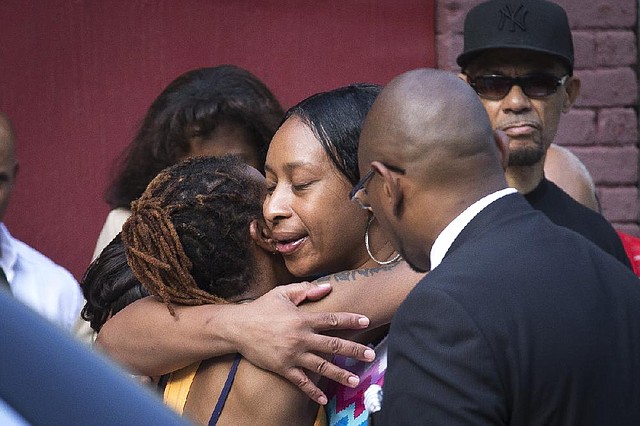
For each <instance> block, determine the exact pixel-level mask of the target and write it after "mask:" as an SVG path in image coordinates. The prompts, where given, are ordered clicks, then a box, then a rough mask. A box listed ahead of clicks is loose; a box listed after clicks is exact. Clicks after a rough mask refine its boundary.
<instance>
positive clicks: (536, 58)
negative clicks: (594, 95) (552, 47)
mask: <svg viewBox="0 0 640 426" xmlns="http://www.w3.org/2000/svg"><path fill="white" fill-rule="evenodd" d="M465 71H466V72H467V73H468V74H471V75H473V74H486V73H495V74H516V75H524V74H531V73H551V74H555V75H563V74H565V73H566V72H567V69H566V68H565V66H564V65H563V63H562V62H561V61H560V60H559V59H557V58H555V57H554V56H552V55H548V54H545V53H540V52H534V51H531V50H524V49H491V50H487V51H485V52H483V53H481V54H479V55H477V56H476V57H475V58H474V59H473V60H472V61H471V62H469V65H468V66H467V68H466V69H465Z"/></svg>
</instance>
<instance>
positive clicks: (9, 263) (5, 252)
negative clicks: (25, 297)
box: [0, 223, 18, 284]
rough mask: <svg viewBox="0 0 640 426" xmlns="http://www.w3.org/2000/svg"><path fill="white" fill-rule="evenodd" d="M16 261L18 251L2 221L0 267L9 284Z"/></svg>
mask: <svg viewBox="0 0 640 426" xmlns="http://www.w3.org/2000/svg"><path fill="white" fill-rule="evenodd" d="M17 261H18V251H17V250H16V246H15V244H14V243H13V237H12V236H11V234H9V231H8V230H7V227H6V226H4V223H0V268H2V270H3V271H4V274H5V275H6V276H7V281H8V282H9V284H11V282H12V281H13V277H14V276H15V266H16V262H17Z"/></svg>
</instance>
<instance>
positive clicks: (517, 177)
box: [505, 161, 544, 194]
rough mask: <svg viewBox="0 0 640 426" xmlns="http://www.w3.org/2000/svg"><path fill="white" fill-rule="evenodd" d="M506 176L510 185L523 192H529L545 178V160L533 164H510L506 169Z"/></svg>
mask: <svg viewBox="0 0 640 426" xmlns="http://www.w3.org/2000/svg"><path fill="white" fill-rule="evenodd" d="M505 177H506V178H507V183H508V184H509V186H510V187H513V188H515V189H517V190H518V192H519V193H521V194H528V193H529V192H531V191H533V190H534V189H536V187H537V186H538V184H540V182H541V181H542V179H543V178H544V161H540V162H539V163H536V164H534V165H533V166H509V167H507V170H506V171H505Z"/></svg>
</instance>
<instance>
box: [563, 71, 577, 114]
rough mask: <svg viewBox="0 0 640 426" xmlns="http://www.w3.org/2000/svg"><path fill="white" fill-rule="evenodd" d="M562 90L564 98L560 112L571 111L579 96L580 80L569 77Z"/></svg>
mask: <svg viewBox="0 0 640 426" xmlns="http://www.w3.org/2000/svg"><path fill="white" fill-rule="evenodd" d="M564 90H565V93H566V96H565V97H564V99H563V101H562V112H567V111H569V110H570V109H571V107H572V106H573V104H574V103H575V102H576V99H577V98H578V95H579V94H580V79H579V78H578V77H575V76H571V77H569V81H567V82H566V83H565V88H564Z"/></svg>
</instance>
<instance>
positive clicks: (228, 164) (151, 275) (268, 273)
mask: <svg viewBox="0 0 640 426" xmlns="http://www.w3.org/2000/svg"><path fill="white" fill-rule="evenodd" d="M264 197H265V181H264V177H263V176H262V175H261V174H260V173H259V172H258V171H257V170H255V169H254V168H252V167H249V166H247V165H246V164H244V163H242V162H241V161H240V160H239V159H237V158H234V157H221V158H213V157H199V158H194V159H190V160H187V161H185V162H183V163H179V164H177V165H175V166H172V167H169V168H168V169H165V170H164V171H162V172H160V174H158V176H157V177H156V178H155V179H153V180H152V181H151V183H150V184H149V186H148V187H147V189H146V190H145V192H144V193H143V194H142V196H141V197H140V198H139V199H138V200H137V201H135V202H133V203H132V206H131V216H130V217H129V219H127V221H126V222H125V224H124V226H123V229H122V232H121V234H120V236H121V239H122V243H123V244H124V250H125V252H126V258H127V261H128V265H129V267H130V271H126V270H123V269H120V266H121V265H118V262H117V259H118V256H117V255H118V248H119V247H120V246H119V241H118V237H116V239H115V240H114V241H113V242H112V243H111V244H110V245H109V246H108V249H110V250H107V251H106V252H103V253H102V255H101V256H100V257H99V258H98V260H97V261H96V262H101V261H102V272H105V271H104V269H105V268H107V269H110V270H111V271H112V272H113V273H112V274H111V276H110V277H108V276H106V275H108V274H104V273H103V274H102V276H103V278H107V280H109V278H110V279H111V282H112V283H117V282H118V279H121V282H122V283H123V284H122V285H119V286H117V285H116V286H111V288H112V289H113V288H114V287H119V288H120V290H122V289H125V288H127V287H129V288H132V287H133V288H134V287H136V285H137V283H138V282H139V283H140V284H142V286H143V287H144V289H145V290H146V291H147V292H148V293H149V294H151V295H154V296H156V297H157V298H159V299H160V300H161V301H162V302H163V303H164V304H165V305H166V307H167V308H168V310H169V312H170V313H171V315H174V314H175V311H174V306H175V305H203V304H228V303H243V302H248V301H251V300H254V299H255V298H257V297H259V296H261V295H262V294H264V293H266V292H267V291H268V290H270V289H272V288H273V287H274V286H276V285H278V284H281V283H283V282H290V281H291V279H292V277H291V275H290V274H289V273H288V271H287V270H286V268H285V266H284V264H283V262H282V258H281V257H280V256H275V255H274V253H275V250H274V248H273V245H272V243H271V242H270V240H269V239H268V238H267V237H266V230H265V221H264V219H263V217H262V201H263V200H264ZM105 257H106V258H105ZM108 260H115V261H114V262H112V263H111V264H109V263H105V261H108ZM97 265H100V264H99V263H98V264H95V263H94V265H92V268H93V269H91V268H90V271H92V272H93V273H94V274H95V273H96V272H100V267H99V266H97ZM96 268H97V270H96ZM131 273H132V274H131ZM98 275H100V274H98ZM131 275H133V276H134V277H135V279H136V280H137V282H135V281H134V280H131ZM90 279H91V274H89V280H87V277H86V276H85V279H84V280H83V287H85V288H87V289H88V288H89V287H95V286H96V283H95V282H92V281H91V280H90ZM98 286H99V285H98ZM103 286H104V287H106V291H107V292H109V290H108V288H109V282H108V281H107V282H105V283H104V285H103ZM116 293H117V294H113V296H125V297H126V295H127V294H128V293H127V292H125V291H119V292H116ZM93 299H94V298H91V297H90V298H88V300H93ZM111 300H112V302H113V303H115V304H116V305H117V304H118V303H120V302H121V301H119V300H118V299H117V298H111ZM114 307H115V306H114ZM105 311H106V309H103V310H102V311H97V312H95V313H96V317H95V319H96V320H97V322H100V321H99V320H101V319H103V318H104V317H105V315H104V312H105ZM100 313H103V314H102V315H99V314H100ZM111 313H113V312H111ZM230 384H233V386H231V385H230ZM164 395H165V400H166V402H167V403H168V404H169V405H170V406H172V407H173V408H174V409H176V410H177V411H178V412H180V413H183V414H184V415H185V416H187V417H189V418H190V419H191V420H193V421H195V422H196V423H197V424H216V422H219V424H258V423H260V424H273V425H280V424H287V423H290V424H300V425H303V424H312V423H313V419H314V418H315V415H316V412H317V406H316V405H315V404H314V403H313V402H312V401H311V400H309V399H308V398H307V397H306V396H305V395H304V394H303V393H302V392H301V391H300V390H299V389H298V388H297V387H295V386H294V385H292V384H290V383H289V382H287V381H285V380H282V379H281V378H280V377H278V376H276V375H274V374H272V373H267V372H265V371H263V370H260V369H258V368H256V367H254V366H253V365H251V364H250V363H248V362H242V361H241V357H240V355H238V354H236V355H230V356H226V357H217V358H212V359H209V360H206V361H202V362H198V363H195V364H193V365H191V366H189V367H187V368H184V369H182V370H179V371H176V372H174V373H172V374H171V376H170V377H169V379H168V382H167V383H166V387H165V389H164ZM216 401H217V403H216ZM265 401H266V402H268V403H266V404H265V403H263V402H265ZM223 407H224V411H223V410H222V408H223ZM247 407H250V409H247Z"/></svg>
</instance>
